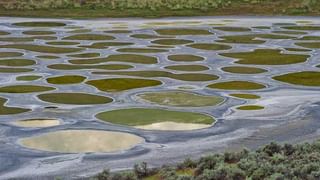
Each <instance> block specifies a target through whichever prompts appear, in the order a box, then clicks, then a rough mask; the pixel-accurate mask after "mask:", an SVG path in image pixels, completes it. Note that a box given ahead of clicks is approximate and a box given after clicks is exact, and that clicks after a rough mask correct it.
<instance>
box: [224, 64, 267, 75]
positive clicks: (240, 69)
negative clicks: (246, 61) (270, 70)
mask: <svg viewBox="0 0 320 180" xmlns="http://www.w3.org/2000/svg"><path fill="white" fill-rule="evenodd" d="M222 70H223V71H225V72H230V73H237V74H259V73H264V72H267V70H265V69H261V68H255V67H246V66H228V67H223V68H222Z"/></svg>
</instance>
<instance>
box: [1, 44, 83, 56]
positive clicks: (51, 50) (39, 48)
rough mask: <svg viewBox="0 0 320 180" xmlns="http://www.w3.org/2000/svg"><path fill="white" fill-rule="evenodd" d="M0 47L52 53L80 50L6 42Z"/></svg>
mask: <svg viewBox="0 0 320 180" xmlns="http://www.w3.org/2000/svg"><path fill="white" fill-rule="evenodd" d="M1 48H12V49H22V50H26V51H34V52H40V53H54V54H64V53H73V52H78V51H81V50H82V49H80V48H70V47H69V48H62V47H54V46H41V45H33V44H7V45H0V49H1Z"/></svg>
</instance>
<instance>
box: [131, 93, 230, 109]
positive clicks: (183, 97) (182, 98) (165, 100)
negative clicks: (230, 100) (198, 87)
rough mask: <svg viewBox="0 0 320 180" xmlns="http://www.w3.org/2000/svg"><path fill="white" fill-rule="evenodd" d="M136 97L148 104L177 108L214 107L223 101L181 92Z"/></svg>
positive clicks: (218, 97)
mask: <svg viewBox="0 0 320 180" xmlns="http://www.w3.org/2000/svg"><path fill="white" fill-rule="evenodd" d="M137 97H138V98H139V99H142V100H144V101H147V102H149V103H154V104H159V105H164V106H179V107H201V106H215V105H218V104H220V103H222V102H223V101H224V99H223V98H222V97H220V96H205V95H199V94H195V93H189V92H182V91H166V92H147V93H143V94H139V95H138V96H137Z"/></svg>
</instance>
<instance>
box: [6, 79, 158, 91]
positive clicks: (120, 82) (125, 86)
mask: <svg viewBox="0 0 320 180" xmlns="http://www.w3.org/2000/svg"><path fill="white" fill-rule="evenodd" d="M86 83H87V84H89V85H91V86H94V87H96V88H97V89H99V90H100V91H105V92H119V91H125V90H130V89H136V88H143V87H152V86H158V85H161V84H162V82H161V81H157V80H151V79H134V78H110V79H98V80H90V81H87V82H86ZM0 90H1V89H0Z"/></svg>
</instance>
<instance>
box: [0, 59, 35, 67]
mask: <svg viewBox="0 0 320 180" xmlns="http://www.w3.org/2000/svg"><path fill="white" fill-rule="evenodd" d="M34 64H36V62H35V61H33V60H30V59H0V65H1V66H31V65H34Z"/></svg>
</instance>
